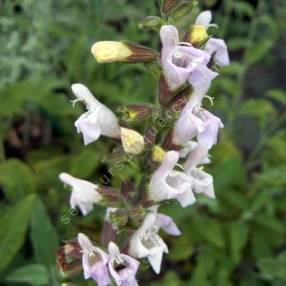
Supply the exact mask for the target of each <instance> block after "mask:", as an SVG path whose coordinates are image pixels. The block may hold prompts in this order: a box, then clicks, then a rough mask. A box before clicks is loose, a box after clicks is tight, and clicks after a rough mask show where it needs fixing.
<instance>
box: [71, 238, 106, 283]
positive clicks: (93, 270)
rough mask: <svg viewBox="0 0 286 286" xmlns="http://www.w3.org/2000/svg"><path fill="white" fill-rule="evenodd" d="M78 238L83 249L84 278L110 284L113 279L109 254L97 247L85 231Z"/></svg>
mask: <svg viewBox="0 0 286 286" xmlns="http://www.w3.org/2000/svg"><path fill="white" fill-rule="evenodd" d="M77 240H78V243H79V245H80V247H81V249H82V267H83V273H84V278H85V279H89V278H92V279H93V280H94V281H96V283H97V285H99V286H107V285H110V284H111V279H110V276H109V273H108V267H107V263H108V259H109V255H108V254H106V253H105V252H104V251H102V250H101V249H100V248H98V247H95V246H94V245H93V244H92V243H91V241H90V240H89V238H88V237H87V236H86V235H84V234H83V233H79V234H78V237H77Z"/></svg>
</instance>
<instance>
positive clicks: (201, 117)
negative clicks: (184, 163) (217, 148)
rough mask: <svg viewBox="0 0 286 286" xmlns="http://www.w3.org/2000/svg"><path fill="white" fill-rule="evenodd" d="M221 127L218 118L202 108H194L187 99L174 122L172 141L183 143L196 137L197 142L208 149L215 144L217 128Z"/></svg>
mask: <svg viewBox="0 0 286 286" xmlns="http://www.w3.org/2000/svg"><path fill="white" fill-rule="evenodd" d="M222 127H223V124H222V122H221V120H220V118H218V117H217V116H215V115H213V114H212V113H210V112H209V111H207V110H206V109H203V108H199V109H198V110H194V109H193V105H192V102H191V101H189V102H188V103H187V105H186V106H185V107H184V109H183V110H182V112H181V114H180V117H179V119H178V120H177V122H176V123H175V127H174V131H173V143H174V144H177V145H183V144H185V143H187V142H188V141H189V140H192V139H193V138H194V137H197V140H198V144H199V145H201V146H203V147H205V148H206V149H208V150H209V149H210V148H211V147H212V146H213V145H214V144H216V142H217V135H218V129H219V128H222Z"/></svg>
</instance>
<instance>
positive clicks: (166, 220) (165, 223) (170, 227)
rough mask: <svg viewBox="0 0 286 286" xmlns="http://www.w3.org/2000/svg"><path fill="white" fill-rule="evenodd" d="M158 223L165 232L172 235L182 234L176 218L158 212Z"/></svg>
mask: <svg viewBox="0 0 286 286" xmlns="http://www.w3.org/2000/svg"><path fill="white" fill-rule="evenodd" d="M156 225H157V226H158V227H159V228H162V229H163V230H164V231H165V232H167V233H168V234H171V235H175V236H177V235H181V231H180V230H179V229H178V227H177V225H176V224H175V222H174V220H173V219H172V218H171V217H169V216H167V215H164V214H157V216H156Z"/></svg>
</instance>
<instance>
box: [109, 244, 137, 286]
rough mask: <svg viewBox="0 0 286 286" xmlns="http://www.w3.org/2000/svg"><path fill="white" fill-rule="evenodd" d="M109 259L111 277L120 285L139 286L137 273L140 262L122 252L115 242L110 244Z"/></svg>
mask: <svg viewBox="0 0 286 286" xmlns="http://www.w3.org/2000/svg"><path fill="white" fill-rule="evenodd" d="M108 252H109V255H110V257H109V261H108V269H109V273H110V275H111V277H112V278H113V279H114V281H115V283H116V285H118V286H137V285H138V283H137V281H136V278H135V276H136V273H137V270H138V267H139V262H138V261H137V260H136V259H134V258H132V257H130V256H128V255H126V254H121V253H120V251H119V248H118V246H117V245H116V244H115V243H114V242H109V244H108Z"/></svg>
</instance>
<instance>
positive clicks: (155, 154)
mask: <svg viewBox="0 0 286 286" xmlns="http://www.w3.org/2000/svg"><path fill="white" fill-rule="evenodd" d="M165 153H166V152H165V151H164V150H163V149H162V148H161V147H160V146H157V145H156V146H154V148H153V150H152V160H153V161H155V162H162V161H163V159H164V156H165Z"/></svg>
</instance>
